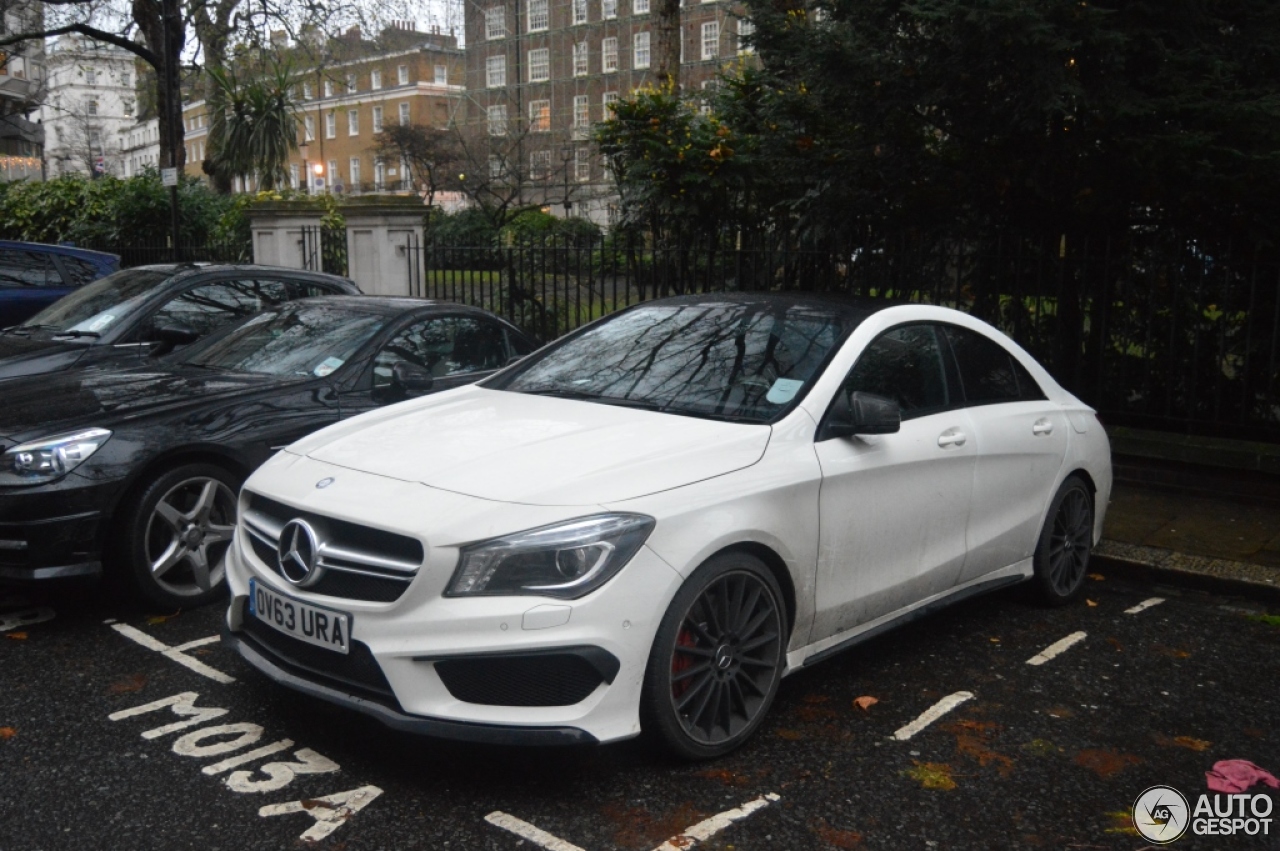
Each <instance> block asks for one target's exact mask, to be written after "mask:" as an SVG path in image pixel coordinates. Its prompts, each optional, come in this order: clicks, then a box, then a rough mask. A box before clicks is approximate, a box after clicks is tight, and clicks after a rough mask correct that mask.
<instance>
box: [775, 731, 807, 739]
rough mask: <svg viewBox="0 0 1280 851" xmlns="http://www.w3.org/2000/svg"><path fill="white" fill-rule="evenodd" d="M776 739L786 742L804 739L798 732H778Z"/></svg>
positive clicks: (802, 734)
mask: <svg viewBox="0 0 1280 851" xmlns="http://www.w3.org/2000/svg"><path fill="white" fill-rule="evenodd" d="M778 738H779V739H786V740H787V741H788V742H798V741H799V740H801V739H803V738H804V733H801V732H800V731H799V730H779V731H778Z"/></svg>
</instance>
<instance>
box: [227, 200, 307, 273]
mask: <svg viewBox="0 0 1280 851" xmlns="http://www.w3.org/2000/svg"><path fill="white" fill-rule="evenodd" d="M322 212H323V211H321V210H319V209H317V208H316V207H314V206H312V205H311V204H307V203H305V202H303V203H296V202H290V201H261V202H258V203H256V204H253V205H252V206H250V207H249V209H248V210H247V212H246V214H247V215H248V216H249V228H250V231H251V233H252V235H253V262H254V263H259V264H261V265H263V266H287V267H289V268H290V269H313V270H315V271H320V269H321V258H320V238H319V235H320V216H321V214H322Z"/></svg>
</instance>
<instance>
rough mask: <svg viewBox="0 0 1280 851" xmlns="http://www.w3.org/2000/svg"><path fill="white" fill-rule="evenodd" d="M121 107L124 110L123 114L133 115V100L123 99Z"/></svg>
mask: <svg viewBox="0 0 1280 851" xmlns="http://www.w3.org/2000/svg"><path fill="white" fill-rule="evenodd" d="M121 108H122V109H123V110H124V114H125V115H127V116H130V117H132V115H133V101H131V100H127V101H125V102H124V103H123V104H122V105H121Z"/></svg>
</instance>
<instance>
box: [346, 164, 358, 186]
mask: <svg viewBox="0 0 1280 851" xmlns="http://www.w3.org/2000/svg"><path fill="white" fill-rule="evenodd" d="M347 167H348V168H349V169H350V175H351V191H352V192H359V191H360V158H359V157H352V158H351V161H350V162H349V163H348V164H347Z"/></svg>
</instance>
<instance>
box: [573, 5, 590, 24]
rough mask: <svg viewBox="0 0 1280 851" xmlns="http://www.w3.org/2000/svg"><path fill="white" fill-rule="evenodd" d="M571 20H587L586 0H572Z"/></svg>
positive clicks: (577, 21) (578, 21) (580, 21)
mask: <svg viewBox="0 0 1280 851" xmlns="http://www.w3.org/2000/svg"><path fill="white" fill-rule="evenodd" d="M573 22H574V23H575V24H585V23H586V22H587V0H573Z"/></svg>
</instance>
